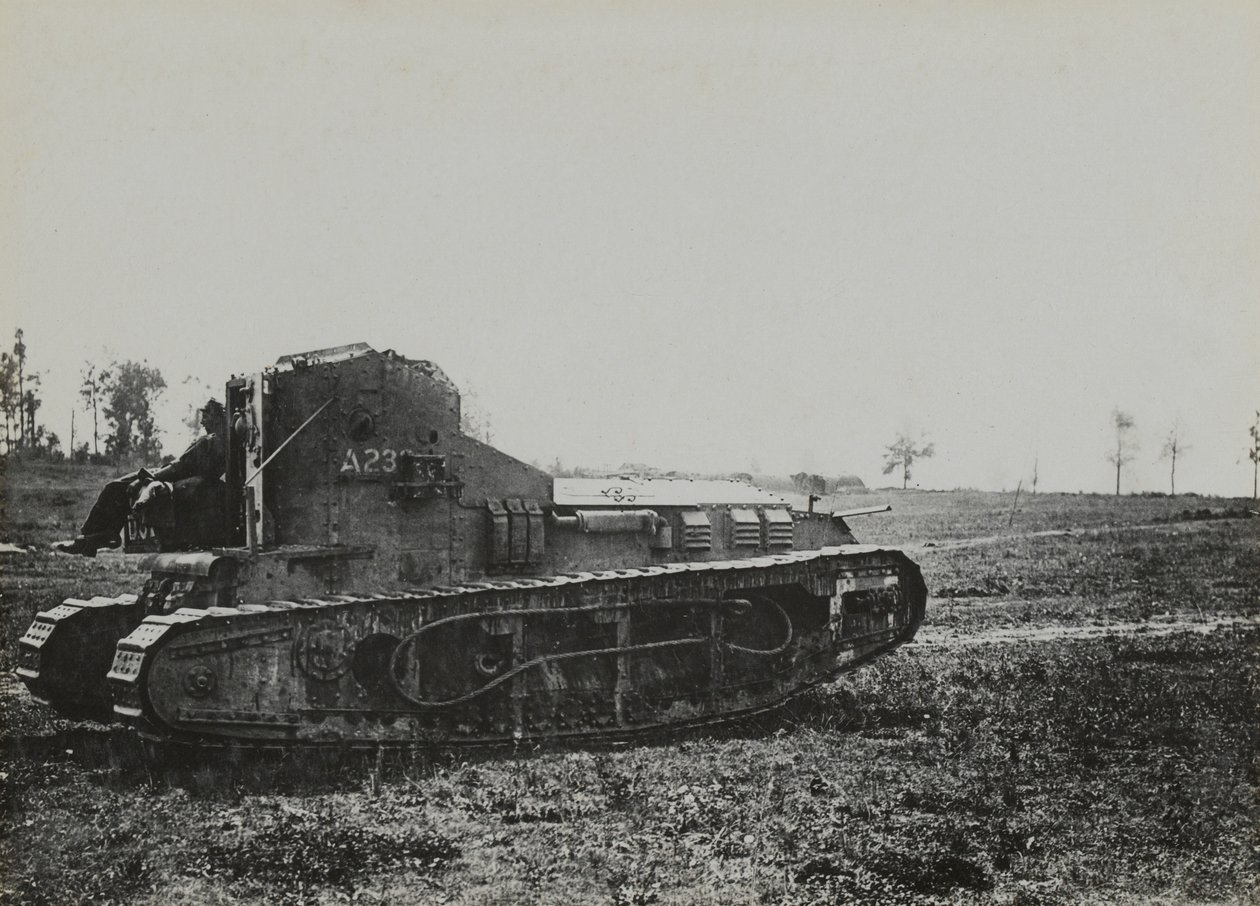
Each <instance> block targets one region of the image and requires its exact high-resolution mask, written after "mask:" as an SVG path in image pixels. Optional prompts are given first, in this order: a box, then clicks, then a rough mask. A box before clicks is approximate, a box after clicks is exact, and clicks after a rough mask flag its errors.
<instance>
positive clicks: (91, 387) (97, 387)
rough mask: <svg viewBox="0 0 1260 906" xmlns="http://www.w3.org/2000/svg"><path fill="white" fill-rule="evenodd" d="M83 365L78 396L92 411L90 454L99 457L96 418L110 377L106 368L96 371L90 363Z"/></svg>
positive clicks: (98, 435)
mask: <svg viewBox="0 0 1260 906" xmlns="http://www.w3.org/2000/svg"><path fill="white" fill-rule="evenodd" d="M83 364H84V365H85V366H86V367H85V368H84V369H83V371H82V372H80V375H81V376H82V378H83V383H82V384H81V385H80V386H79V396H81V397H83V401H84V402H85V403H87V404H88V408H89V409H91V410H92V453H93V455H99V454H100V452H101V429H100V423H99V421H98V417H97V416H98V413H99V411H100V407H101V396H102V395H103V394H104V393H105V388H106V387H108V386H109V384H110V379H111V377H112V375H111V374H110V372H109V369H108V368H102V369H100V370H99V371H98V370H97V368H96V366H95V365H94V364H92V363H91V362H84V363H83Z"/></svg>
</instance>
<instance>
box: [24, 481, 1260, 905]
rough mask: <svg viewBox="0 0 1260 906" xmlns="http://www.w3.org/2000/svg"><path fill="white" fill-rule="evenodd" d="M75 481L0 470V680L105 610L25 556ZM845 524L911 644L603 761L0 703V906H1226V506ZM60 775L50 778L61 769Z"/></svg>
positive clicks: (1257, 703)
mask: <svg viewBox="0 0 1260 906" xmlns="http://www.w3.org/2000/svg"><path fill="white" fill-rule="evenodd" d="M104 477H105V476H104V475H103V474H102V473H100V472H99V471H86V470H85V471H83V472H79V471H77V470H68V469H66V470H53V469H49V468H43V469H35V470H27V471H25V472H23V473H9V474H6V475H5V476H4V481H3V489H4V494H3V497H0V506H2V507H3V515H2V516H0V524H2V525H3V526H4V532H5V535H4V536H0V541H4V542H8V543H10V544H14V545H17V546H19V547H22V548H25V547H27V546H35V547H36V548H40V549H37V550H28V551H25V552H19V553H10V554H4V555H0V557H3V559H0V570H2V575H0V593H2V594H3V601H2V603H3V621H2V629H3V633H4V638H5V644H4V649H3V654H2V655H0V657H2V661H0V666H3V667H4V669H5V671H6V672H8V671H9V670H11V668H12V664H13V652H14V647H15V645H16V642H17V638H18V637H19V636H20V635H21V633H22V632H23V631H24V630H25V628H26V625H27V624H28V623H29V621H30V619H31V616H32V615H33V613H34V612H35V611H36V610H38V609H42V608H45V607H48V606H50V605H51V604H55V603H57V602H58V601H60V600H61V598H63V597H66V596H69V595H83V594H113V593H117V592H120V591H125V590H134V589H135V588H136V587H137V585H138V584H139V577H138V576H137V575H136V574H135V573H134V566H133V561H129V560H128V559H126V558H123V557H119V556H103V557H101V558H98V559H97V560H95V561H89V560H78V559H69V558H54V557H53V556H51V555H49V554H47V553H44V552H43V550H42V548H43V546H44V545H46V543H47V542H48V541H51V540H53V539H54V538H56V537H60V536H62V535H65V534H69V533H72V532H73V529H74V527H75V525H76V523H77V520H78V519H79V518H81V515H82V512H83V509H84V507H85V506H86V504H87V503H88V502H90V497H91V494H92V493H93V492H94V490H95V488H96V487H97V486H98V485H99V483H100V481H101V480H103V478H104ZM885 500H890V501H891V502H892V504H893V507H894V512H893V513H891V514H885V515H880V516H868V517H862V518H861V519H855V520H854V521H853V525H854V529H855V531H856V532H857V534H858V535H859V537H860V538H861V539H862V540H864V541H871V542H875V543H881V544H889V545H895V546H903V547H905V548H906V549H907V550H908V551H910V552H911V555H912V556H913V557H914V558H915V559H916V560H917V561H918V562H919V563H920V565H921V566H922V567H923V571H924V575H925V576H926V577H927V580H928V584H929V587H930V589H931V591H932V598H931V600H930V601H929V607H928V618H927V621H926V623H925V625H924V627H923V629H922V630H921V632H920V634H919V637H918V639H917V640H916V642H914V643H913V644H911V645H908V646H905V647H903V648H902V649H900V650H899V651H897V652H895V653H894V654H892V655H890V656H887V657H885V658H883V659H882V660H879V661H877V662H875V663H874V664H872V665H870V666H869V667H867V668H866V669H864V670H862V671H859V672H857V673H855V674H852V675H850V676H848V677H846V678H844V679H842V680H841V681H839V682H836V683H834V684H831V685H829V686H827V687H825V688H822V689H819V690H816V691H815V692H813V693H810V694H808V695H806V696H804V697H802V698H801V699H799V700H798V701H796V702H795V703H793V705H792V706H791V707H789V708H786V709H784V711H783V712H782V713H779V714H776V715H774V716H773V717H767V718H765V719H763V720H761V721H757V722H745V723H742V724H739V725H735V726H732V727H729V728H726V729H724V730H722V731H721V732H719V733H713V734H705V735H697V734H692V735H689V736H686V737H681V738H678V739H675V740H672V741H668V742H662V743H656V744H652V745H636V746H623V747H614V748H605V749H599V750H555V749H552V750H529V751H517V752H507V751H500V752H491V753H483V754H478V755H475V756H473V755H450V754H444V755H435V754H432V753H408V754H403V755H400V754H391V755H390V756H389V757H387V758H383V759H381V760H380V761H377V760H375V759H373V758H371V757H365V758H363V759H357V760H356V759H347V760H344V761H342V762H340V763H339V764H338V765H336V766H333V767H326V766H324V765H322V764H321V765H310V764H306V763H303V762H302V761H301V760H300V759H296V758H276V759H271V760H263V761H257V762H255V761H249V762H247V763H242V762H235V763H217V762H216V761H215V760H214V759H211V760H209V761H207V762H205V763H201V764H194V765H192V766H188V767H185V768H183V769H181V770H178V771H173V772H170V773H168V774H166V775H163V776H158V775H156V774H154V773H152V772H151V771H150V770H147V769H145V768H144V767H142V766H139V762H137V761H136V760H135V759H134V758H132V757H131V753H133V751H134V749H135V744H134V743H132V742H130V741H129V738H127V737H116V736H109V735H107V734H105V733H104V731H100V732H96V733H91V732H86V730H90V728H86V730H85V728H83V727H76V726H72V725H69V724H67V723H65V722H63V721H58V720H52V719H50V718H49V716H48V715H46V714H45V713H43V712H42V711H41V710H40V709H38V708H36V707H34V706H33V705H32V704H31V703H30V701H29V699H27V698H26V697H25V693H24V691H22V690H21V689H20V687H17V686H15V685H14V684H13V683H12V682H11V681H10V682H8V683H7V685H6V686H5V695H4V697H3V703H4V705H3V706H4V730H3V734H4V739H5V744H6V765H5V766H4V776H3V786H4V797H5V809H4V814H3V826H2V827H0V858H2V859H3V863H2V867H0V872H2V874H3V880H4V884H3V888H4V889H3V892H0V903H48V904H61V903H105V902H119V903H123V902H125V903H148V904H181V903H182V904H203V903H210V904H232V903H287V902H292V903H342V902H352V901H353V902H368V903H371V902H382V903H384V902H388V903H397V902H426V903H427V902H432V903H451V904H514V903H573V904H585V903H611V904H651V903H656V904H693V903H785V904H807V903H819V904H824V903H978V904H1013V906H1014V904H1018V906H1035V904H1046V906H1049V904H1068V903H1167V904H1183V903H1234V904H1242V903H1254V902H1256V901H1257V896H1258V894H1257V891H1260V856H1258V852H1257V843H1258V842H1260V840H1258V837H1257V827H1260V824H1258V819H1260V800H1258V799H1257V795H1258V790H1260V785H1258V778H1257V754H1258V752H1260V749H1258V747H1257V743H1258V742H1260V644H1258V643H1260V543H1258V542H1260V519H1255V518H1245V517H1246V514H1247V512H1248V510H1249V509H1251V508H1252V507H1253V506H1254V504H1252V502H1251V501H1246V500H1222V499H1206V498H1193V497H1178V498H1162V497H1149V498H1146V497H1143V498H1131V497H1121V498H1115V497H1105V496H1096V495H1048V494H1039V495H1037V496H1036V497H1027V496H1021V499H1020V501H1019V504H1018V508H1014V506H1013V505H1014V499H1013V495H1011V494H987V493H980V492H969V491H956V492H908V493H901V492H893V493H891V494H870V495H864V496H861V497H847V498H843V499H841V500H840V501H838V508H840V509H848V508H856V507H860V506H864V505H868V504H870V503H881V502H884V501H885ZM67 750H70V751H67Z"/></svg>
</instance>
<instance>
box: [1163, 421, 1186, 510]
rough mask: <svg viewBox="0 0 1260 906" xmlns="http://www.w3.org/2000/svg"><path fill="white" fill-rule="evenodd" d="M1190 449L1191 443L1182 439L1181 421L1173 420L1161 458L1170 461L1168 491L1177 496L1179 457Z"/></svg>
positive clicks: (1165, 439)
mask: <svg viewBox="0 0 1260 906" xmlns="http://www.w3.org/2000/svg"><path fill="white" fill-rule="evenodd" d="M1189 449H1190V445H1189V444H1187V443H1186V442H1185V441H1184V440H1182V439H1181V422H1173V426H1172V427H1171V428H1169V429H1168V436H1167V437H1165V438H1164V446H1163V447H1161V448H1160V451H1159V458H1160V459H1167V460H1168V461H1169V469H1168V493H1169V494H1170V495H1172V496H1173V497H1176V496H1177V457H1178V456H1180V455H1182V454H1184V453H1185V452H1186V451H1187V450H1189Z"/></svg>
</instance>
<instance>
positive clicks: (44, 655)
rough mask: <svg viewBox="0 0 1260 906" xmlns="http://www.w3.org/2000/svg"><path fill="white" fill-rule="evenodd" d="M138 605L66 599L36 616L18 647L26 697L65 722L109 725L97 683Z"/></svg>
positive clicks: (103, 691)
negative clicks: (53, 710) (55, 710)
mask: <svg viewBox="0 0 1260 906" xmlns="http://www.w3.org/2000/svg"><path fill="white" fill-rule="evenodd" d="M138 600H139V599H138V598H137V596H136V595H119V596H118V597H116V598H104V597H96V598H91V599H88V600H81V599H79V598H67V599H66V600H65V601H63V602H62V603H60V604H58V605H57V606H56V607H54V608H52V609H51V610H46V611H42V612H40V613H38V614H36V615H35V619H34V621H33V622H32V623H31V625H30V627H29V628H28V629H27V630H26V633H25V635H23V636H22V638H21V640H20V641H19V642H18V667H17V675H18V677H20V678H21V680H22V682H24V683H25V684H26V687H27V689H29V690H30V693H31V697H32V698H34V699H35V700H36V701H37V702H40V703H41V704H45V705H51V706H52V707H54V708H56V709H57V711H59V712H60V713H61V714H63V715H65V716H66V717H70V718H74V719H79V720H95V721H99V722H101V723H110V722H112V721H113V720H114V708H113V704H114V703H113V699H112V697H111V695H110V690H109V686H108V685H107V684H106V683H105V682H104V681H103V680H104V676H105V673H106V671H108V670H109V667H110V664H111V663H112V662H113V659H114V650H115V648H116V647H117V644H118V640H119V639H121V638H122V637H123V636H125V635H126V634H127V633H129V632H131V630H132V629H134V628H135V626H136V624H137V623H138V622H140V619H141V617H142V616H143V610H142V605H141V604H139V603H137V602H138Z"/></svg>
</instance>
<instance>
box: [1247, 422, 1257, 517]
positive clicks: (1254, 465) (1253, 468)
mask: <svg viewBox="0 0 1260 906" xmlns="http://www.w3.org/2000/svg"><path fill="white" fill-rule="evenodd" d="M1247 433H1248V434H1250V435H1251V449H1250V450H1248V451H1247V458H1248V459H1250V460H1251V499H1252V500H1260V496H1258V495H1257V494H1256V491H1257V490H1260V488H1258V487H1257V486H1256V475H1257V474H1258V473H1257V470H1260V412H1257V413H1256V423H1255V424H1254V425H1252V426H1251V427H1250V428H1248V429H1247Z"/></svg>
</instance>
